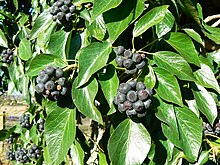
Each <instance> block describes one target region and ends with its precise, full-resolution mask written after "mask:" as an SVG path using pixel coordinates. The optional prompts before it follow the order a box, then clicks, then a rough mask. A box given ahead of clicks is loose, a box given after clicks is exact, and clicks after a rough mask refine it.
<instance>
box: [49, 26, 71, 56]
mask: <svg viewBox="0 0 220 165" xmlns="http://www.w3.org/2000/svg"><path fill="white" fill-rule="evenodd" d="M70 36H71V32H65V31H64V30H59V31H57V32H56V33H54V34H53V35H51V38H50V41H49V44H48V50H49V52H50V54H54V55H56V56H57V57H60V58H62V59H64V60H65V59H66V52H65V50H66V45H67V40H68V38H69V37H70Z"/></svg>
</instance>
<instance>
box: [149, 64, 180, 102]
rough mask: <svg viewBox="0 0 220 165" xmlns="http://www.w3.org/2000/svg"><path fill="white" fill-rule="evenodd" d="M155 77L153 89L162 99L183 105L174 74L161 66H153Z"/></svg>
mask: <svg viewBox="0 0 220 165" xmlns="http://www.w3.org/2000/svg"><path fill="white" fill-rule="evenodd" d="M153 69H154V72H155V73H156V77H157V84H156V86H155V90H156V92H157V94H158V95H159V96H160V97H161V98H162V99H164V100H166V101H168V102H171V103H174V104H177V105H179V106H183V102H182V96H181V92H180V87H179V84H178V81H177V79H176V77H175V76H173V75H172V74H170V73H169V72H167V71H166V70H164V69H162V68H153Z"/></svg>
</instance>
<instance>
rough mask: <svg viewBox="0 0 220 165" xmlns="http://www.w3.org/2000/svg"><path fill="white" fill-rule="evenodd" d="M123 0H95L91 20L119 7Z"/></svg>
mask: <svg viewBox="0 0 220 165" xmlns="http://www.w3.org/2000/svg"><path fill="white" fill-rule="evenodd" d="M121 2H122V0H94V6H93V10H92V18H91V22H93V21H94V20H95V19H96V18H97V17H98V16H99V15H100V14H102V13H104V12H106V11H108V10H110V9H112V8H115V7H117V6H118V5H119V4H120V3H121Z"/></svg>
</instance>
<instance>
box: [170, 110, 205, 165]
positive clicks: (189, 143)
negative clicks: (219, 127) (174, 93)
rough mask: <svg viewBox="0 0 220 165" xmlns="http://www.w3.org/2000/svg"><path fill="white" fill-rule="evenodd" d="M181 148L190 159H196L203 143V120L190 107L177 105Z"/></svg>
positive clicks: (176, 111)
mask: <svg viewBox="0 0 220 165" xmlns="http://www.w3.org/2000/svg"><path fill="white" fill-rule="evenodd" d="M174 109H175V113H176V117H177V122H178V127H179V133H180V141H181V148H182V149H183V152H184V154H185V155H186V158H187V159H188V160H189V161H192V162H194V161H196V160H197V158H198V155H199V151H200V146H201V143H202V120H200V119H199V118H198V117H197V116H196V115H195V114H194V113H193V112H192V111H191V110H190V109H188V108H186V107H184V108H180V107H175V108H174Z"/></svg>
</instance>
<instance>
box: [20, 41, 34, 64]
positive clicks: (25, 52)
mask: <svg viewBox="0 0 220 165" xmlns="http://www.w3.org/2000/svg"><path fill="white" fill-rule="evenodd" d="M18 51H19V54H18V55H19V57H20V58H21V59H22V60H24V61H27V60H29V59H30V58H31V56H32V51H31V43H30V41H28V40H27V39H22V40H21V42H20V43H19V48H18Z"/></svg>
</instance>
